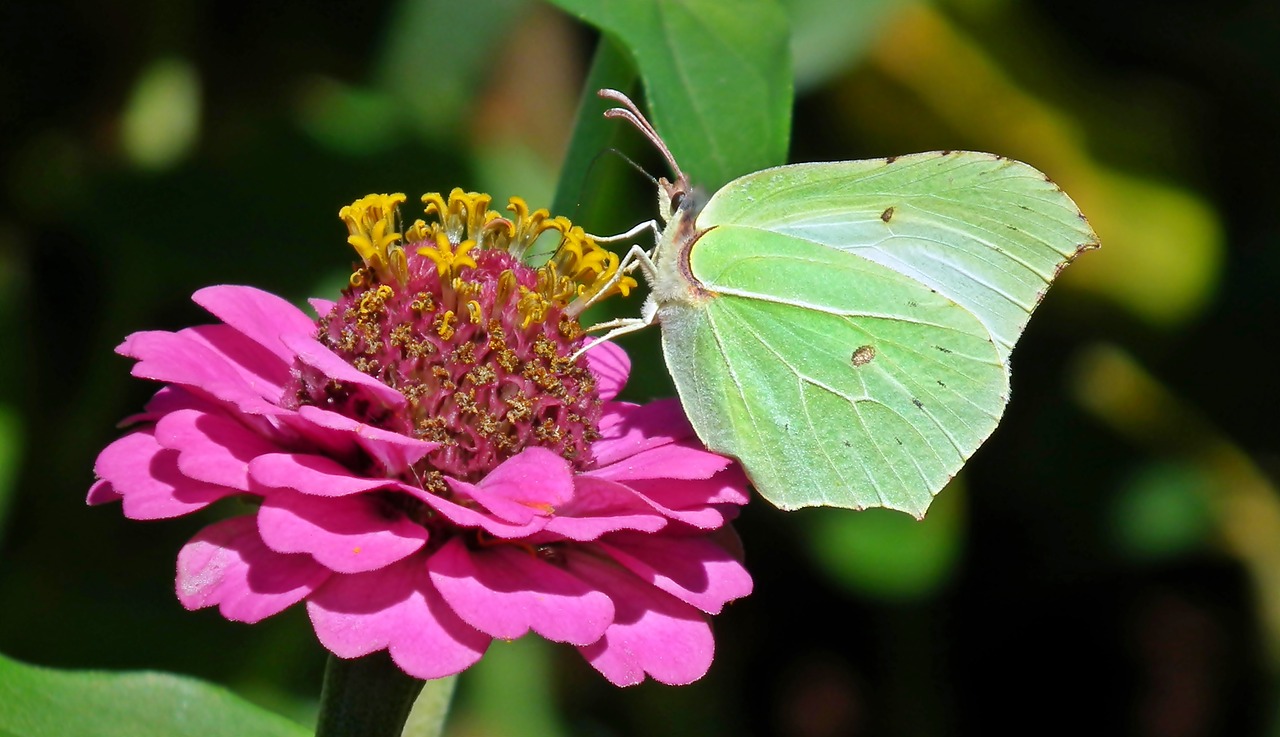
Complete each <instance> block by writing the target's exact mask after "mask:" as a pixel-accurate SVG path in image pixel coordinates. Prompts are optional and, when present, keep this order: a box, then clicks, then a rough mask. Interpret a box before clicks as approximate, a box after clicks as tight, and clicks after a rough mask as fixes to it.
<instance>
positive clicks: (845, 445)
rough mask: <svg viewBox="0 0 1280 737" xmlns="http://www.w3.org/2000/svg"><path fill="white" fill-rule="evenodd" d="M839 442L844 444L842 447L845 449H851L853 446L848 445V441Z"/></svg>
mask: <svg viewBox="0 0 1280 737" xmlns="http://www.w3.org/2000/svg"><path fill="white" fill-rule="evenodd" d="M841 442H843V443H844V447H846V448H852V447H853V445H852V444H850V443H849V441H848V440H843V441H841Z"/></svg>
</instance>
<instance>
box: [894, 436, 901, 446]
mask: <svg viewBox="0 0 1280 737" xmlns="http://www.w3.org/2000/svg"><path fill="white" fill-rule="evenodd" d="M893 442H895V443H897V444H898V445H902V439H901V438H894V439H893Z"/></svg>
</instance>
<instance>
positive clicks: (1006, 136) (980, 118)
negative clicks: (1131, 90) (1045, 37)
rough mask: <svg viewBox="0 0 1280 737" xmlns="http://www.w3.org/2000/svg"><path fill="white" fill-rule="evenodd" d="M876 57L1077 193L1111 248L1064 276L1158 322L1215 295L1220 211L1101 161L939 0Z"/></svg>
mask: <svg viewBox="0 0 1280 737" xmlns="http://www.w3.org/2000/svg"><path fill="white" fill-rule="evenodd" d="M869 61H870V63H871V64H872V65H873V66H874V68H875V69H877V70H878V71H880V72H882V73H883V74H884V75H886V76H887V77H888V78H889V79H890V80H891V81H893V82H894V83H895V84H898V85H901V86H902V87H903V88H905V89H906V90H908V91H909V92H910V93H911V94H912V95H913V96H914V97H915V98H916V99H917V100H919V101H920V102H921V103H922V104H924V105H925V106H926V107H927V108H928V109H929V111H930V112H931V113H932V114H933V115H935V116H937V117H938V118H939V119H940V120H942V121H943V122H945V123H946V124H947V125H949V126H951V127H952V128H953V129H954V130H956V131H957V132H958V133H960V134H962V135H963V136H964V137H965V138H966V139H968V140H974V141H979V142H981V146H982V147H984V148H989V149H994V150H995V152H996V153H1000V154H1004V155H1007V156H1011V157H1013V158H1017V159H1021V160H1023V161H1026V162H1027V163H1029V164H1031V165H1033V166H1035V167H1036V168H1038V169H1041V170H1043V171H1045V172H1046V173H1048V174H1049V175H1050V176H1051V177H1052V178H1053V180H1054V181H1055V182H1057V183H1058V184H1059V185H1061V186H1062V187H1063V189H1065V190H1066V191H1067V193H1068V194H1070V195H1071V197H1072V198H1073V199H1074V200H1075V201H1076V204H1077V205H1079V206H1080V209H1081V210H1082V211H1083V212H1084V213H1085V215H1086V216H1087V217H1088V218H1089V222H1090V223H1091V224H1092V225H1093V227H1094V230H1095V231H1097V233H1098V236H1099V239H1100V240H1101V242H1102V247H1103V250H1102V251H1101V252H1100V253H1097V254H1090V255H1089V256H1088V257H1087V258H1082V259H1080V260H1079V261H1078V262H1077V263H1076V264H1075V265H1073V266H1072V267H1071V268H1070V269H1067V270H1066V271H1065V272H1064V274H1063V276H1062V277H1061V281H1062V282H1063V283H1066V284H1070V285H1072V286H1074V287H1077V288H1083V289H1089V290H1092V291H1094V292H1097V293H1100V294H1102V295H1104V296H1105V297H1107V298H1108V299H1110V300H1113V301H1114V302H1116V303H1119V304H1121V305H1123V306H1124V307H1125V308H1127V309H1129V310H1130V311H1132V312H1133V313H1135V314H1136V315H1138V316H1139V317H1140V318H1142V319H1144V320H1146V321H1148V322H1151V323H1155V324H1160V325H1173V324H1176V323H1179V322H1181V321H1184V320H1186V319H1188V318H1190V317H1193V316H1195V315H1196V314H1197V313H1198V312H1199V311H1200V309H1201V308H1202V307H1203V305H1204V304H1205V302H1206V301H1207V300H1208V299H1209V298H1210V297H1211V296H1212V294H1213V290H1214V288H1215V287H1216V285H1217V282H1218V274H1219V271H1220V267H1221V258H1222V253H1221V252H1222V229H1221V225H1220V223H1219V220H1218V217H1217V214H1216V213H1215V212H1214V211H1213V210H1212V209H1211V208H1210V207H1208V206H1207V205H1206V204H1205V203H1204V202H1203V201H1201V200H1200V199H1199V198H1197V197H1196V196H1195V195H1194V194H1192V193H1190V192H1188V191H1186V190H1183V189H1180V188H1178V187H1176V186H1174V185H1172V184H1169V183H1165V182H1158V181H1154V180H1151V179H1144V178H1139V177H1134V176H1130V175H1127V174H1124V173H1121V172H1118V171H1115V170H1113V169H1110V168H1108V167H1106V166H1105V165H1103V164H1101V163H1099V162H1097V161H1094V160H1093V159H1092V158H1091V157H1090V155H1089V152H1088V150H1087V148H1086V145H1085V136H1084V134H1083V132H1082V131H1081V130H1080V128H1079V126H1078V125H1077V124H1076V123H1075V121H1073V120H1072V118H1071V115H1070V113H1069V112H1063V111H1060V110H1056V109H1054V108H1053V106H1051V105H1050V104H1048V103H1047V102H1045V101H1043V100H1040V99H1037V98H1036V97H1035V96H1034V95H1032V94H1029V93H1027V92H1025V91H1023V90H1022V89H1020V88H1018V86H1017V85H1016V84H1015V83H1014V82H1013V81H1012V80H1011V79H1010V78H1009V77H1008V75H1006V74H1005V72H1004V71H1003V70H1002V69H1001V68H1000V67H999V66H998V65H997V64H996V63H995V62H994V61H992V60H991V59H990V58H989V57H988V56H987V54H986V53H985V52H984V50H983V49H982V48H981V47H980V46H979V45H978V44H976V43H975V42H974V41H973V40H972V39H970V38H968V37H966V36H965V35H964V34H963V33H962V32H961V31H960V30H959V29H957V28H956V27H955V26H954V25H952V24H951V23H950V21H948V20H947V19H946V18H945V17H944V16H942V15H941V14H939V13H938V12H937V11H936V10H934V9H933V8H931V7H929V6H928V5H925V4H915V5H912V6H910V7H908V8H906V9H904V10H903V11H902V12H901V13H899V14H898V15H897V22H896V24H894V25H892V26H891V27H890V28H889V29H888V30H887V32H886V33H885V34H884V35H883V36H882V37H881V39H880V42H879V43H878V44H877V45H876V46H875V47H874V48H873V49H872V52H871V57H870V60H869Z"/></svg>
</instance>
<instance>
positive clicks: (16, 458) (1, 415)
mask: <svg viewBox="0 0 1280 737" xmlns="http://www.w3.org/2000/svg"><path fill="white" fill-rule="evenodd" d="M24 445H25V443H23V436H22V421H21V420H20V419H19V418H18V415H17V413H15V412H14V411H13V410H12V409H11V408H9V407H8V406H5V405H0V539H2V538H3V534H4V518H5V513H6V512H8V511H9V500H10V499H11V498H12V497H13V488H14V487H13V481H14V479H15V478H16V477H17V475H18V465H19V464H20V463H21V462H22V452H23V449H24V447H23V446H24Z"/></svg>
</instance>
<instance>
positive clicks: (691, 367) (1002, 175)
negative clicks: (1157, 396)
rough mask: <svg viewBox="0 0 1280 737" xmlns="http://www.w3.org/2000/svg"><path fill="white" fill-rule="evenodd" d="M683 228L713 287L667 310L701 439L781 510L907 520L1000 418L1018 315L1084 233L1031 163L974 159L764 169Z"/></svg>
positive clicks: (674, 357) (704, 281) (680, 381)
mask: <svg viewBox="0 0 1280 737" xmlns="http://www.w3.org/2000/svg"><path fill="white" fill-rule="evenodd" d="M696 224H697V228H696V230H698V231H701V237H700V238H698V240H697V241H696V242H695V243H694V244H693V246H692V249H691V251H690V253H689V256H688V264H689V269H690V271H691V272H692V276H693V277H694V278H695V279H696V280H697V281H699V282H700V283H701V286H702V287H703V288H705V289H706V290H709V292H710V293H712V296H710V297H708V298H707V299H705V300H703V301H700V302H695V303H684V302H673V303H671V304H668V305H666V306H664V307H663V308H662V310H661V311H660V319H661V321H662V326H663V349H664V353H665V355H666V358H667V363H668V367H669V368H670V369H671V373H672V376H673V377H674V378H675V381H676V386H677V389H678V390H679V392H680V397H681V401H682V403H683V404H684V407H685V410H686V413H687V414H688V415H689V416H690V419H691V421H692V422H693V424H694V426H695V428H696V429H697V430H698V433H699V436H700V437H701V438H702V439H703V441H704V442H706V443H707V444H708V446H709V447H711V448H713V449H715V450H718V451H721V452H724V453H728V454H730V455H734V456H736V457H738V458H739V459H740V460H741V461H742V463H743V465H744V467H745V468H746V469H747V472H748V473H749V474H750V476H751V478H752V480H753V482H754V483H755V485H756V487H757V489H758V490H759V491H760V493H761V494H762V495H763V496H765V497H766V498H768V499H769V500H770V501H772V502H774V503H775V504H777V505H778V506H780V507H782V508H785V509H789V508H795V507H802V506H813V505H826V506H838V507H852V508H862V507H870V506H884V507H889V508H893V509H900V510H903V511H906V512H910V513H912V514H915V515H917V516H919V515H922V514H923V513H924V510H925V509H926V508H927V507H928V505H929V502H930V501H931V500H932V498H933V495H934V494H936V493H937V492H938V491H939V490H940V489H941V488H942V487H943V486H944V485H945V484H946V482H947V481H948V480H949V479H950V478H951V477H952V476H953V475H954V474H955V473H956V471H958V470H959V468H960V467H961V466H962V465H963V463H964V461H965V460H966V459H968V457H969V456H970V455H971V454H972V453H973V452H974V451H975V450H976V449H977V448H978V446H979V445H980V444H981V443H982V442H983V441H984V440H985V439H986V438H987V436H988V435H989V434H990V433H991V431H992V430H994V428H995V426H996V423H997V422H998V420H999V418H1000V415H1001V414H1002V413H1003V411H1004V406H1005V404H1006V403H1007V401H1008V357H1009V353H1010V351H1012V349H1013V345H1014V342H1015V341H1016V340H1017V338H1018V336H1019V335H1020V334H1021V333H1022V330H1023V328H1024V327H1025V326H1026V323H1027V320H1028V318H1029V317H1030V313H1031V311H1032V310H1033V309H1034V308H1035V306H1036V305H1037V304H1038V303H1039V301H1040V299H1041V298H1043V296H1044V293H1045V291H1046V290H1047V289H1048V286H1049V284H1050V283H1051V282H1052V280H1053V278H1054V277H1055V276H1056V275H1057V274H1058V272H1059V271H1060V270H1061V269H1062V267H1063V266H1065V265H1066V264H1067V263H1069V262H1070V261H1071V259H1073V258H1074V257H1075V256H1076V255H1077V254H1078V253H1080V252H1081V251H1082V250H1085V249H1088V248H1093V247H1096V245H1097V238H1096V236H1095V235H1094V234H1093V231H1092V230H1091V229H1090V228H1089V225H1088V223H1087V222H1086V221H1085V220H1084V217H1083V215H1081V214H1080V211H1079V209H1078V208H1077V207H1076V206H1075V204H1074V203H1073V202H1072V201H1071V200H1070V199H1069V198H1068V197H1067V196H1066V194H1064V193H1063V192H1062V191H1061V190H1060V189H1059V188H1058V187H1057V186H1056V185H1054V184H1053V183H1052V182H1050V181H1049V180H1048V179H1047V178H1046V177H1045V176H1044V175H1043V174H1041V173H1040V172H1038V171H1036V170H1035V169H1033V168H1031V167H1029V166H1027V165H1026V164H1022V163H1019V162H1016V161H1011V160H1009V159H1005V158H1002V157H998V156H994V155H992V154H982V153H972V152H945V153H943V152H934V153H925V154H915V155H911V156H901V157H896V158H893V159H878V160H868V161H850V162H837V163H823V164H798V165H791V166H784V167H778V168H774V169H766V170H764V171H760V172H756V173H755V174H750V175H747V176H745V177H741V178H739V179H737V180H735V181H733V182H730V183H729V184H728V185H726V186H725V187H724V188H723V189H721V190H720V191H719V192H717V193H716V194H715V195H714V196H713V197H712V198H711V200H710V201H709V202H708V203H707V205H706V207H705V208H704V209H703V210H702V211H701V213H700V214H699V215H698V216H697V221H696Z"/></svg>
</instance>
